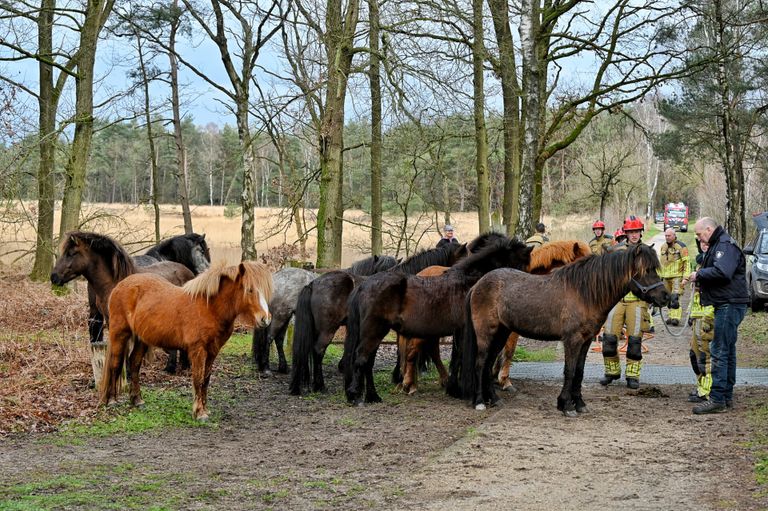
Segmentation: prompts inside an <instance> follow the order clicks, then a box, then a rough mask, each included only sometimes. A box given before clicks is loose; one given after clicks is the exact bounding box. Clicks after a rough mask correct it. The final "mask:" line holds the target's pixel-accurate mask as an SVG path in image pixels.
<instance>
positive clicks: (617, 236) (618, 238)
mask: <svg viewBox="0 0 768 511" xmlns="http://www.w3.org/2000/svg"><path fill="white" fill-rule="evenodd" d="M624 241H627V235H626V234H625V233H624V231H623V230H622V229H621V227H619V228H618V229H616V231H614V233H613V243H612V247H613V246H616V245H620V244H621V243H622V242H624Z"/></svg>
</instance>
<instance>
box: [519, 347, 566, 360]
mask: <svg viewBox="0 0 768 511" xmlns="http://www.w3.org/2000/svg"><path fill="white" fill-rule="evenodd" d="M513 360H514V361H515V362H554V361H555V360H557V351H556V350H555V348H542V349H540V350H529V349H526V348H524V347H523V346H518V347H517V349H516V350H515V358H514V359H513Z"/></svg>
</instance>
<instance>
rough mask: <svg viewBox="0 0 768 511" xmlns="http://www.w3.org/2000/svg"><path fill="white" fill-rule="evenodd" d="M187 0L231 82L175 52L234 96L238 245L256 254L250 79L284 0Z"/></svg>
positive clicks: (246, 253) (277, 22)
mask: <svg viewBox="0 0 768 511" xmlns="http://www.w3.org/2000/svg"><path fill="white" fill-rule="evenodd" d="M183 2H184V6H185V7H186V9H187V11H188V12H189V14H190V15H191V16H192V18H193V19H194V20H195V21H196V22H197V25H198V26H199V28H201V29H202V30H203V32H204V33H205V34H206V35H207V36H208V37H209V38H210V40H211V41H213V43H214V44H215V45H216V47H217V48H218V50H219V56H220V57H221V62H222V64H223V66H224V70H225V71H226V73H227V77H228V78H229V81H230V87H231V88H227V87H225V86H224V85H222V84H220V83H218V82H217V81H216V80H215V79H214V78H213V77H212V76H210V75H209V74H208V73H207V72H206V70H203V69H200V68H198V67H196V66H194V65H192V64H191V63H190V62H189V60H188V59H185V58H184V57H183V56H181V55H179V54H177V53H175V54H176V56H177V58H178V59H179V62H180V63H181V64H183V65H185V66H186V67H187V68H189V69H190V70H191V71H192V72H194V73H195V74H196V75H198V76H199V77H201V78H202V79H204V80H205V81H206V82H208V83H209V84H210V85H211V86H212V87H213V88H214V89H216V90H217V91H219V92H220V93H222V94H223V95H224V96H225V97H226V98H228V99H229V101H230V102H231V103H230V104H227V105H225V106H226V107H227V108H228V109H229V110H230V111H231V112H232V114H233V115H234V116H235V119H236V124H237V133H238V140H239V143H240V151H241V155H242V160H243V161H242V175H243V192H242V195H241V197H240V203H241V206H242V226H241V230H240V245H241V248H242V258H243V259H244V260H246V259H255V258H256V255H257V254H256V246H255V240H254V230H255V217H254V207H255V203H254V201H255V186H254V172H255V159H256V154H255V151H254V144H253V138H254V135H253V133H252V131H251V126H250V120H249V119H250V111H249V109H250V94H251V84H252V83H253V82H254V80H255V69H256V62H257V60H258V58H259V56H260V53H261V51H262V49H263V48H264V47H265V46H266V44H267V43H268V42H269V40H270V39H271V38H272V37H273V36H274V35H275V34H276V33H278V31H279V30H280V27H281V26H282V24H283V21H284V15H285V13H284V12H283V5H282V2H281V0H266V1H265V2H248V3H239V2H236V3H235V2H229V1H227V0H211V2H210V8H211V10H210V11H206V10H204V9H203V8H202V7H201V6H199V5H197V4H196V3H194V2H193V1H192V0H183ZM263 4H266V5H263ZM230 23H231V25H232V26H230ZM230 45H234V46H235V48H236V50H234V51H233V50H232V49H230ZM168 49H169V50H170V48H168ZM238 65H239V69H238Z"/></svg>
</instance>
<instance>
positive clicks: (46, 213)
mask: <svg viewBox="0 0 768 511" xmlns="http://www.w3.org/2000/svg"><path fill="white" fill-rule="evenodd" d="M54 7H55V2H54V0H43V2H42V5H41V8H40V16H39V18H38V20H37V34H38V51H39V52H40V56H41V57H43V58H41V59H40V60H39V61H38V68H39V70H40V95H39V96H38V108H39V110H40V111H39V120H40V121H39V122H40V125H39V129H38V133H39V137H40V140H39V142H38V147H39V150H40V163H39V167H38V170H37V244H36V246H35V263H34V266H33V267H32V273H31V274H30V278H31V279H32V280H36V281H40V282H42V281H47V280H48V279H49V278H50V275H51V268H53V256H54V248H53V210H54V205H55V196H54V193H55V190H54V180H53V167H54V164H55V148H56V138H57V137H56V110H57V108H58V103H59V91H58V90H57V89H55V88H54V86H53V66H52V65H51V64H50V62H51V60H49V59H52V57H51V56H52V54H53V10H54Z"/></svg>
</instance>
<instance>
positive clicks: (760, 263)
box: [744, 211, 768, 312]
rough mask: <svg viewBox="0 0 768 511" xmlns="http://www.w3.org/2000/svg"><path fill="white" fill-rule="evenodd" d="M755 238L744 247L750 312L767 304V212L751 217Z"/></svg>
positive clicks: (763, 308) (760, 309) (758, 309)
mask: <svg viewBox="0 0 768 511" xmlns="http://www.w3.org/2000/svg"><path fill="white" fill-rule="evenodd" d="M752 219H753V220H754V221H755V225H756V226H757V236H755V238H754V239H753V240H752V242H750V243H748V244H747V246H746V247H744V254H745V255H746V256H747V286H748V287H749V298H750V300H751V301H752V310H753V311H754V312H760V311H763V310H765V304H766V303H768V211H766V212H765V213H761V214H759V215H756V216H754V217H752Z"/></svg>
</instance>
